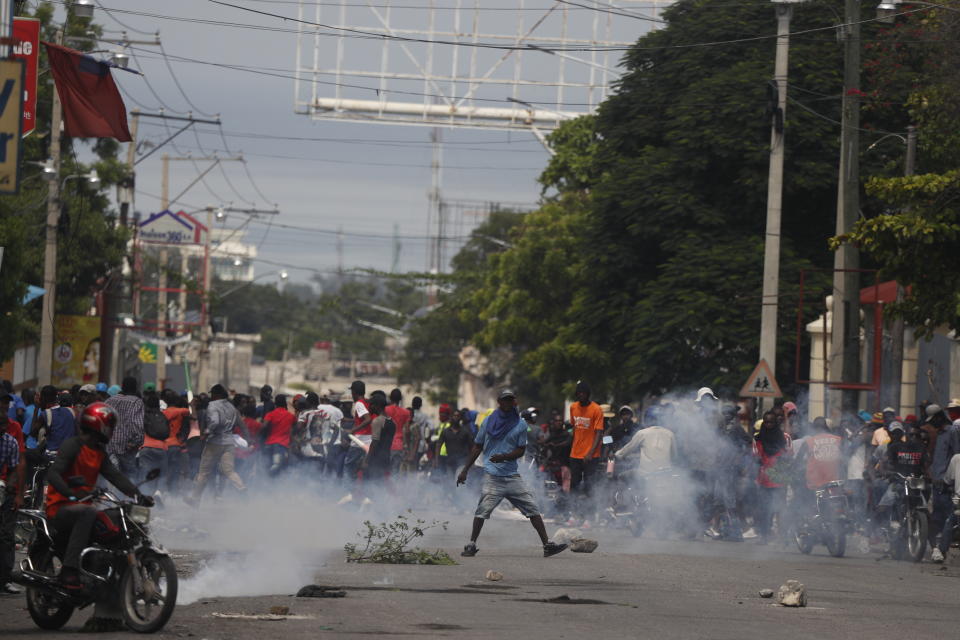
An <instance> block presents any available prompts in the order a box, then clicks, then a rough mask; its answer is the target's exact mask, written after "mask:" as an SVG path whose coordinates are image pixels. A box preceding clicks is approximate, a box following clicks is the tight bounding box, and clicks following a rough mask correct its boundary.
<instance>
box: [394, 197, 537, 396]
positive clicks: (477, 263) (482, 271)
mask: <svg viewBox="0 0 960 640" xmlns="http://www.w3.org/2000/svg"><path fill="white" fill-rule="evenodd" d="M526 216H527V214H522V213H518V212H515V211H509V210H500V209H498V210H494V211H493V212H491V214H490V217H489V218H488V219H487V220H486V221H484V222H483V223H482V224H481V225H479V226H478V227H477V228H476V229H474V230H473V231H472V232H471V234H470V239H469V240H468V241H467V243H466V244H465V245H464V246H463V248H461V249H460V251H458V252H457V254H456V255H455V256H454V257H453V260H452V261H451V265H452V266H453V273H452V274H450V275H448V276H447V277H445V278H442V279H440V280H439V281H437V282H436V284H438V285H439V288H440V292H439V295H438V301H437V305H436V306H434V307H433V308H430V309H424V310H423V311H422V312H418V314H417V315H416V317H415V318H414V320H413V321H412V322H411V323H410V324H409V326H408V327H407V334H408V337H407V344H406V346H405V348H404V359H403V364H402V365H401V368H400V371H399V374H398V377H399V379H400V382H401V383H405V384H413V385H415V386H416V387H417V388H419V389H427V390H429V391H430V393H431V397H432V399H433V400H442V401H444V402H450V401H453V400H455V399H456V397H457V387H458V385H459V380H460V371H461V365H460V360H459V354H460V350H461V349H462V348H463V347H464V346H466V345H467V344H469V343H470V342H471V338H472V336H473V335H474V334H475V333H476V332H477V331H479V330H480V329H481V327H482V320H481V318H480V314H481V312H482V311H481V309H480V308H478V306H477V304H478V302H477V301H476V300H474V299H473V296H474V294H475V293H476V292H477V291H478V290H479V289H480V288H481V287H482V286H484V280H485V277H486V276H487V274H488V273H489V272H490V270H491V268H492V266H491V265H492V260H493V259H494V258H495V256H497V255H498V254H501V253H502V252H503V251H504V249H505V246H504V245H509V244H510V243H512V242H514V240H515V235H516V233H517V230H518V229H519V228H520V226H521V224H522V223H523V222H524V220H525V218H526ZM491 382H493V381H491Z"/></svg>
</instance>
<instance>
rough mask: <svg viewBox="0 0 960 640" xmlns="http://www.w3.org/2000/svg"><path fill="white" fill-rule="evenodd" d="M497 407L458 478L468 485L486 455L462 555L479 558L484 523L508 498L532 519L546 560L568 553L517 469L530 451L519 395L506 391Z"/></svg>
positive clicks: (484, 425)
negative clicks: (474, 468) (550, 534)
mask: <svg viewBox="0 0 960 640" xmlns="http://www.w3.org/2000/svg"><path fill="white" fill-rule="evenodd" d="M497 405H498V409H497V410H496V411H494V412H493V413H491V414H490V415H489V416H488V417H487V418H486V419H485V420H484V421H483V423H482V424H481V425H480V429H479V432H478V433H477V436H476V438H475V439H474V446H473V450H472V451H471V452H470V456H469V457H468V458H467V462H466V463H465V464H464V467H463V470H462V471H461V472H460V474H459V475H458V476H457V485H458V486H459V485H461V484H465V483H466V481H467V473H468V472H469V470H470V468H471V467H472V466H473V463H474V462H476V460H477V458H479V457H480V455H481V454H483V458H484V461H483V470H484V477H483V486H482V489H481V493H480V501H479V503H478V504H477V510H476V512H475V513H474V517H473V530H472V531H471V533H470V542H469V543H467V545H466V546H464V548H463V552H462V553H461V554H460V555H462V556H465V557H472V556H475V555H477V551H479V549H478V548H477V539H478V538H479V537H480V531H481V529H483V523H484V520H487V519H488V518H489V517H490V514H491V513H493V510H494V509H496V508H497V505H499V504H500V502H502V501H503V499H504V498H506V499H507V500H509V501H510V504H512V505H513V506H514V507H516V508H517V509H519V510H520V513H522V514H523V515H524V516H525V517H527V518H529V519H530V524H532V525H533V528H534V529H535V530H536V532H537V535H539V536H540V541H541V543H542V544H543V555H544V557H549V556H552V555H556V554H558V553H560V552H561V551H563V550H564V549H566V548H567V545H565V544H557V543H554V542H551V541H550V539H549V538H548V537H547V530H546V527H545V525H544V524H543V517H542V516H541V515H540V511H539V509H538V508H537V505H536V503H535V502H534V500H533V495H532V494H531V493H530V490H529V489H528V488H527V486H526V484H525V483H524V481H523V479H522V478H521V477H520V472H519V469H518V467H517V460H518V459H520V458H522V457H523V454H524V450H525V449H526V445H527V442H526V439H527V429H526V426H525V425H524V424H523V421H522V420H521V419H520V412H519V411H518V410H517V397H516V394H515V393H514V392H513V391H510V390H509V389H504V390H503V391H501V392H500V394H499V395H498V396H497ZM598 408H599V407H598Z"/></svg>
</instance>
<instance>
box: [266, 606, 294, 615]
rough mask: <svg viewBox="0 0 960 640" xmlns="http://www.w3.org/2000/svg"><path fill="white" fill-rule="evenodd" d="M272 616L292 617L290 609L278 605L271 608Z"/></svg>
mask: <svg viewBox="0 0 960 640" xmlns="http://www.w3.org/2000/svg"><path fill="white" fill-rule="evenodd" d="M270 615H273V616H288V615H290V607H284V606H283V605H277V606H275V607H270Z"/></svg>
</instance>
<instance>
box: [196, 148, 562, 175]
mask: <svg viewBox="0 0 960 640" xmlns="http://www.w3.org/2000/svg"><path fill="white" fill-rule="evenodd" d="M184 155H187V154H184ZM245 155H248V156H254V157H259V158H275V159H278V160H300V161H304V162H320V163H329V164H347V165H357V166H361V167H400V168H409V169H430V168H431V165H428V164H410V163H405V162H355V161H351V160H341V159H331V158H311V157H307V156H289V155H281V154H272V153H251V152H247V153H246V154H245ZM443 168H444V170H446V169H453V170H457V171H543V167H506V166H500V167H493V166H483V165H446V164H445V165H443Z"/></svg>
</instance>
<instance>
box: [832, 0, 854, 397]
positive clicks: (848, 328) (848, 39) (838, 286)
mask: <svg viewBox="0 0 960 640" xmlns="http://www.w3.org/2000/svg"><path fill="white" fill-rule="evenodd" d="M844 22H845V23H846V24H844V45H843V48H844V60H843V118H842V121H843V126H842V131H841V139H840V175H839V184H838V189H837V191H838V193H837V226H836V235H837V236H842V235H844V234H847V233H849V232H850V231H851V230H852V229H853V225H854V224H855V223H856V221H857V218H858V216H859V215H860V98H859V96H858V95H857V92H858V91H859V90H860V2H859V0H845V3H844ZM859 267H860V254H859V251H858V250H857V248H856V247H855V246H853V245H852V244H850V243H844V244H842V245H840V248H839V249H837V251H836V253H835V254H834V261H833V268H834V274H833V328H832V330H831V336H830V340H831V362H830V376H829V377H830V378H831V379H833V380H840V381H842V382H845V383H854V382H858V381H859V380H858V379H859V377H860V274H859V273H857V272H856V271H852V270H855V269H858V268H859ZM838 374H839V375H838ZM857 396H858V392H857V391H855V390H850V389H845V390H843V391H842V395H841V402H840V406H839V407H838V406H837V403H836V402H835V401H833V400H831V402H830V405H831V409H837V408H839V409H840V410H841V411H842V412H843V413H844V414H852V413H856V410H857V404H858V402H857Z"/></svg>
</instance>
